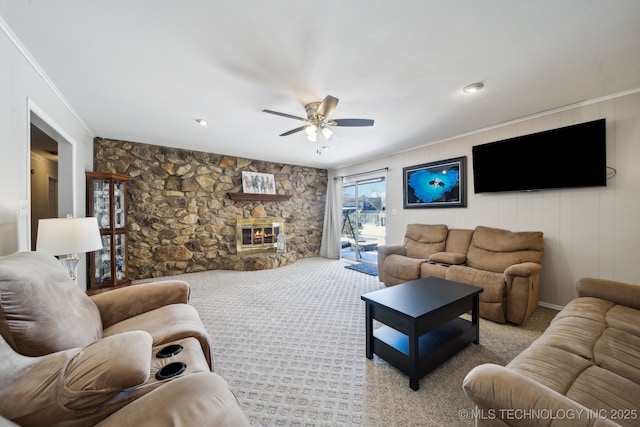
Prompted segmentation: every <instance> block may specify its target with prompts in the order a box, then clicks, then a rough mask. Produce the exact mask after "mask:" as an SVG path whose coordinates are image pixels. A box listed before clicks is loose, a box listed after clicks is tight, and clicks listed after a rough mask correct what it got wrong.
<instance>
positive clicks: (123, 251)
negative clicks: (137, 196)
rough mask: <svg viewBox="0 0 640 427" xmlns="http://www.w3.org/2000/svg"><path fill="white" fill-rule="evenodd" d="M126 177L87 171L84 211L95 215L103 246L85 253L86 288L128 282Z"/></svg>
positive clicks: (92, 289)
mask: <svg viewBox="0 0 640 427" xmlns="http://www.w3.org/2000/svg"><path fill="white" fill-rule="evenodd" d="M128 180H129V177H128V176H126V175H119V174H113V173H104V172H87V215H88V216H94V217H96V218H97V219H98V226H99V227H100V235H101V237H102V244H103V249H102V250H99V251H95V252H91V253H88V254H87V259H88V262H89V268H88V269H87V272H88V273H87V274H88V276H89V277H88V283H89V288H88V289H87V291H91V292H95V291H98V290H101V289H107V288H115V287H120V286H127V285H130V284H131V280H130V279H129V269H128V256H127V254H128V252H127V240H128V235H127V233H128V232H127V181H128Z"/></svg>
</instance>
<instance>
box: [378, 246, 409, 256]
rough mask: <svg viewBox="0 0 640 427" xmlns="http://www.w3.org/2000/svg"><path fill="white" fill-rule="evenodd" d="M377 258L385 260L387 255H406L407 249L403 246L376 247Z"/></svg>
mask: <svg viewBox="0 0 640 427" xmlns="http://www.w3.org/2000/svg"><path fill="white" fill-rule="evenodd" d="M377 250H378V257H380V256H381V255H382V256H383V257H384V258H386V257H388V256H389V255H406V254H407V248H406V247H405V246H404V245H378V248H377Z"/></svg>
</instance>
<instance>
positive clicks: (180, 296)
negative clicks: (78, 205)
mask: <svg viewBox="0 0 640 427" xmlns="http://www.w3.org/2000/svg"><path fill="white" fill-rule="evenodd" d="M189 293H190V288H189V286H188V284H187V283H185V282H182V281H165V282H156V283H145V284H143V285H135V286H130V287H127V288H121V289H117V290H113V291H109V292H105V293H101V294H98V295H95V296H92V297H88V296H87V295H86V294H85V293H84V292H83V291H82V290H80V288H79V287H78V286H77V285H76V283H75V282H74V281H73V280H72V279H71V278H70V277H69V275H68V273H67V272H66V269H65V268H64V267H63V266H62V264H61V263H60V262H59V261H58V260H57V259H56V258H54V257H52V256H50V255H46V254H43V253H39V252H21V253H15V254H12V255H8V256H4V257H0V335H1V337H0V360H1V361H2V362H1V363H0V425H2V424H3V422H4V424H8V425H14V424H17V425H24V426H56V425H61V426H62V425H63V426H89V425H100V426H103V427H107V426H129V425H130V426H141V425H153V426H163V425H167V426H168V425H171V426H179V425H181V426H195V425H197V426H234V427H235V426H248V425H249V423H248V421H247V419H246V418H245V416H244V414H243V412H242V410H241V409H240V406H239V404H238V401H237V400H236V398H235V396H234V395H233V393H232V392H231V390H230V389H229V387H228V386H227V383H226V382H225V380H224V379H223V378H222V377H220V376H219V375H218V374H216V373H214V372H212V368H213V363H212V357H211V340H210V337H209V334H208V333H207V331H206V330H205V328H204V326H203V324H202V322H201V320H200V317H199V315H198V313H197V311H196V310H195V309H194V307H193V306H191V305H189V304H188V300H189ZM11 423H14V424H11Z"/></svg>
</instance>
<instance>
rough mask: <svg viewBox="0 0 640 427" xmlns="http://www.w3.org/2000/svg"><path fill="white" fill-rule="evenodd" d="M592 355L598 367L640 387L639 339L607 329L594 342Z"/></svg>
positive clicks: (619, 331)
mask: <svg viewBox="0 0 640 427" xmlns="http://www.w3.org/2000/svg"><path fill="white" fill-rule="evenodd" d="M593 353H594V359H595V363H596V364H597V365H598V366H601V367H603V368H604V369H606V370H608V371H611V372H614V373H616V374H618V375H620V376H622V377H625V378H628V379H630V380H631V381H633V382H635V383H636V384H638V385H640V337H636V336H634V335H631V334H628V333H626V332H623V331H621V330H618V329H615V328H608V329H606V330H605V331H604V332H603V333H602V336H601V337H600V339H598V341H597V342H596V345H595V347H594V348H593ZM639 396H640V395H639Z"/></svg>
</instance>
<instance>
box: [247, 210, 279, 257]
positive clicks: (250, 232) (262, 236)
mask: <svg viewBox="0 0 640 427" xmlns="http://www.w3.org/2000/svg"><path fill="white" fill-rule="evenodd" d="M283 222H284V220H283V219H282V218H251V219H244V218H240V219H238V220H237V223H236V249H237V252H238V253H240V252H248V251H267V250H270V249H274V248H275V247H276V243H277V241H278V234H279V233H280V230H282V224H283Z"/></svg>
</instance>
